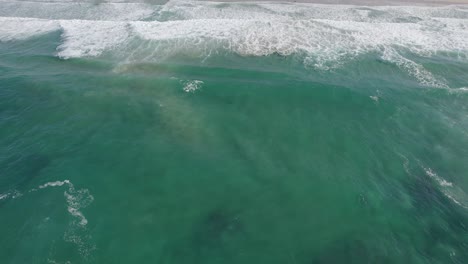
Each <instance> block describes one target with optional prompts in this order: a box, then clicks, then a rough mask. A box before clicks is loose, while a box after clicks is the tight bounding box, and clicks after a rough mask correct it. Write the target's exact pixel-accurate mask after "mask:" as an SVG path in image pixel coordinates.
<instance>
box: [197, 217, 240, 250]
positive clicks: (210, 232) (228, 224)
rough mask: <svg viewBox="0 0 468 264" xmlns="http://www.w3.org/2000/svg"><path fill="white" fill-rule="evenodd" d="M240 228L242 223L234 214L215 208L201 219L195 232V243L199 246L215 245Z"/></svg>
mask: <svg viewBox="0 0 468 264" xmlns="http://www.w3.org/2000/svg"><path fill="white" fill-rule="evenodd" d="M241 230H242V224H241V222H240V219H239V217H238V216H237V215H236V214H233V213H231V212H229V211H228V210H226V209H223V208H220V209H215V210H213V211H211V212H210V213H208V214H207V215H206V216H205V217H204V219H203V220H202V222H201V224H200V226H199V227H198V231H197V232H196V234H195V243H196V244H197V245H198V246H201V247H203V246H207V247H213V246H217V245H220V244H222V243H223V242H224V239H227V238H229V237H230V236H233V235H235V234H236V233H238V232H241Z"/></svg>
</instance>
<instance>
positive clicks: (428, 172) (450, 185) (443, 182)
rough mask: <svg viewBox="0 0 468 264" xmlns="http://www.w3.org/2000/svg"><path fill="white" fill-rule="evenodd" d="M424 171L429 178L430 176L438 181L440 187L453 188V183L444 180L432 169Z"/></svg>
mask: <svg viewBox="0 0 468 264" xmlns="http://www.w3.org/2000/svg"><path fill="white" fill-rule="evenodd" d="M424 171H425V172H426V175H427V176H429V177H431V178H432V179H434V180H436V181H437V183H438V184H439V185H440V186H442V187H445V186H449V187H452V186H453V183H451V182H448V181H446V180H444V179H443V178H441V177H439V176H438V175H437V174H436V173H435V172H434V171H433V170H432V169H431V168H424Z"/></svg>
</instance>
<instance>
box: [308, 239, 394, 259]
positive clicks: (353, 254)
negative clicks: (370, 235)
mask: <svg viewBox="0 0 468 264" xmlns="http://www.w3.org/2000/svg"><path fill="white" fill-rule="evenodd" d="M312 263H313V264H343V263H356V264H357V263H359V264H364V263H382V264H385V263H390V260H389V259H388V258H387V257H385V256H383V255H380V254H378V252H376V251H375V249H370V248H369V247H368V246H366V244H365V243H364V242H363V241H361V240H358V239H353V238H349V239H346V238H343V239H339V240H336V241H334V242H332V243H330V245H329V246H328V247H326V248H325V249H324V250H322V251H321V252H320V253H319V255H318V256H316V257H315V258H314V260H313V261H312Z"/></svg>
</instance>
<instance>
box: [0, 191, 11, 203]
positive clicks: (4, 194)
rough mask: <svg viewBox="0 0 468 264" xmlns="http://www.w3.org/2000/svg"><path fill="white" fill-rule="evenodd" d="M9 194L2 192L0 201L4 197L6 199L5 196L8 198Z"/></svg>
mask: <svg viewBox="0 0 468 264" xmlns="http://www.w3.org/2000/svg"><path fill="white" fill-rule="evenodd" d="M9 196H10V194H9V193H2V194H0V201H1V200H4V199H6V198H8V197H9Z"/></svg>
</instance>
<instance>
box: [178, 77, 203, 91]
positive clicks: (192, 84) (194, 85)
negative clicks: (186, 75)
mask: <svg viewBox="0 0 468 264" xmlns="http://www.w3.org/2000/svg"><path fill="white" fill-rule="evenodd" d="M202 84H203V81H200V80H193V81H188V82H185V84H184V88H182V89H183V90H184V92H186V93H194V92H195V91H196V90H198V89H200V87H201V86H202Z"/></svg>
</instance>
